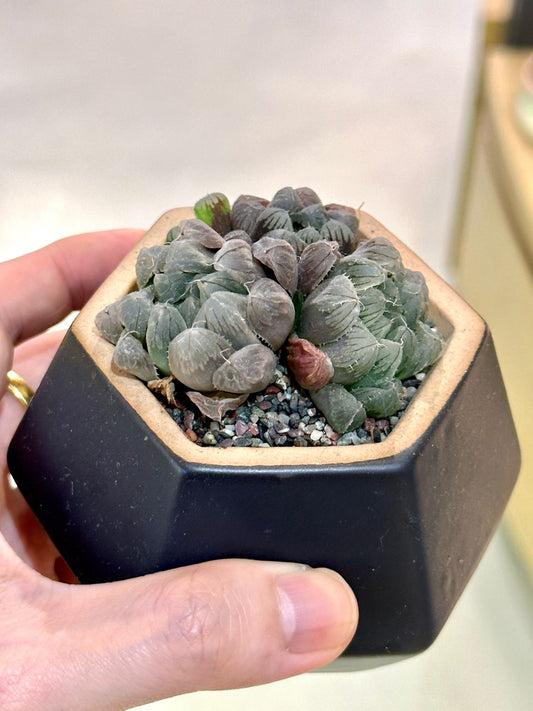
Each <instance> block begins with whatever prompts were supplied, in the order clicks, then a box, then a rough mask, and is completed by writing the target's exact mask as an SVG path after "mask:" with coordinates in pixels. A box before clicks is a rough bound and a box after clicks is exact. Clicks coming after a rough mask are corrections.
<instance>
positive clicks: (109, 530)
mask: <svg viewBox="0 0 533 711" xmlns="http://www.w3.org/2000/svg"><path fill="white" fill-rule="evenodd" d="M189 216H191V211H190V210H188V209H179V210H173V211H170V212H168V213H166V214H165V215H164V216H163V217H162V218H161V219H160V220H159V221H158V222H157V223H156V224H155V225H154V227H153V228H152V229H151V230H150V232H149V233H148V234H147V235H146V237H145V238H144V240H143V241H142V242H141V243H140V244H139V245H138V246H137V247H136V249H135V250H134V251H133V252H132V253H131V254H130V255H129V256H128V257H126V259H125V260H124V261H123V263H122V264H121V265H120V266H119V267H118V268H117V269H116V271H115V272H114V273H113V274H112V275H111V276H110V277H109V278H108V279H107V281H106V282H105V283H104V284H103V285H102V287H101V288H100V289H99V290H98V292H97V293H96V294H95V295H94V296H93V298H92V299H91V300H90V302H89V303H88V304H87V306H86V307H85V308H84V309H83V311H82V312H81V313H80V315H79V316H78V318H77V319H76V321H75V322H74V324H73V326H72V328H71V330H70V331H69V333H68V335H67V336H66V338H65V340H64V342H63V344H62V345H61V347H60V349H59V351H58V353H57V355H56V357H55V359H54V361H53V363H52V364H51V366H50V369H49V370H48V372H47V374H46V375H45V377H44V379H43V382H42V385H41V386H40V388H39V389H38V391H37V393H36V395H35V397H34V399H33V401H32V403H31V405H30V407H29V409H28V411H27V413H26V415H25V417H24V419H23V421H22V423H21V425H20V427H19V428H18V431H17V433H16V435H15V437H14V439H13V442H12V444H11V447H10V450H9V466H10V470H11V473H12V474H13V476H14V478H15V480H16V481H17V483H18V485H19V487H20V489H21V491H22V493H23V494H24V496H25V497H26V499H27V500H28V502H29V504H30V506H31V507H32V508H33V509H34V511H35V512H36V513H37V515H38V517H39V518H40V520H41V521H42V523H43V524H44V526H45V528H46V529H47V531H48V532H49V534H50V536H51V538H52V539H53V541H54V542H55V544H56V545H57V547H58V549H59V550H60V551H61V553H62V554H63V555H64V557H65V558H66V560H67V562H68V563H69V565H70V566H71V567H72V569H73V570H74V572H75V573H76V575H77V576H78V577H79V579H80V581H81V582H82V583H92V582H101V581H110V580H116V579H120V578H127V577H131V576H136V575H142V574H145V573H150V572H153V571H158V570H162V569H167V568H171V567H174V566H180V565H186V564H189V563H196V562H199V561H205V560H210V559H214V558H222V557H249V558H259V559H273V560H291V561H301V562H306V563H308V564H310V565H312V566H328V567H331V568H334V569H335V570H337V571H339V572H340V573H341V574H342V575H343V576H344V577H345V578H346V580H347V581H348V582H349V583H350V585H351V586H352V587H353V589H354V591H355V593H356V595H357V597H358V600H359V605H360V624H359V629H358V632H357V634H356V636H355V638H354V639H353V641H352V643H351V644H350V646H349V647H348V649H347V651H346V653H345V655H344V662H345V664H344V668H357V667H361V666H363V665H366V664H367V663H368V657H369V656H370V657H371V658H372V659H371V662H370V663H371V664H374V663H378V662H379V661H380V660H381V658H382V657H383V656H387V655H388V657H389V658H390V659H391V660H393V659H397V658H399V656H400V655H406V654H411V653H414V652H419V651H421V650H423V649H425V648H426V647H428V646H429V645H430V644H431V642H432V641H433V640H434V639H435V637H436V636H437V634H438V633H439V631H440V629H441V628H442V626H443V624H444V622H445V621H446V618H447V617H448V615H449V613H450V611H451V610H452V608H453V606H454V604H455V602H456V601H457V599H458V597H459V595H460V594H461V591H462V590H463V588H464V587H465V585H466V583H467V581H468V579H469V578H470V576H471V574H472V573H473V571H474V569H475V567H476V565H477V563H478V561H479V559H480V557H481V555H482V554H483V551H484V549H485V547H486V546H487V544H488V542H489V540H490V538H491V536H492V534H493V533H494V531H495V529H496V527H497V525H498V523H499V521H500V518H501V516H502V513H503V510H504V507H505V504H506V502H507V500H508V498H509V495H510V493H511V490H512V487H513V484H514V482H515V479H516V477H517V474H518V470H519V450H518V444H517V439H516V434H515V431H514V427H513V423H512V419H511V414H510V411H509V407H508V403H507V398H506V394H505V391H504V386H503V383H502V379H501V375H500V371H499V368H498V364H497V360H496V356H495V352H494V347H493V344H492V340H491V336H490V333H489V330H488V328H487V326H486V324H485V323H484V321H483V320H482V319H481V318H480V316H478V315H477V314H476V313H475V312H474V311H473V310H472V309H471V308H470V307H469V306H468V305H467V304H466V303H465V302H464V301H463V300H462V299H461V298H460V297H459V296H458V295H457V294H456V293H455V292H454V291H453V290H452V289H451V288H450V287H449V286H448V285H447V284H446V283H445V282H443V281H442V280H441V279H440V278H439V277H438V276H437V275H436V274H434V273H433V272H432V271H431V270H430V269H429V268H428V267H427V266H426V265H425V264H423V263H422V262H421V261H420V260H419V259H418V258H417V257H416V256H415V255H414V254H413V253H412V252H411V251H410V250H408V249H407V248H406V247H405V246H404V245H403V244H402V243H401V242H399V240H397V239H396V238H395V237H394V236H393V235H391V234H390V233H389V232H388V231H387V230H386V229H385V228H384V227H383V226H382V225H380V224H379V223H378V222H377V221H376V220H375V219H374V218H372V217H371V216H370V215H367V214H364V213H361V215H360V217H361V225H360V230H361V232H362V233H363V235H364V236H367V237H371V236H376V235H382V236H386V237H388V238H389V239H390V240H391V241H392V242H393V243H394V244H395V245H396V246H397V247H398V248H399V249H400V251H401V252H402V255H403V259H404V263H405V264H406V266H407V267H409V268H411V269H417V270H420V271H422V272H423V273H424V274H425V277H426V280H427V284H428V287H429V294H430V300H431V305H430V313H431V316H432V318H433V320H434V321H435V323H436V324H437V325H438V327H439V329H440V330H441V332H442V333H443V334H444V335H445V336H446V337H447V339H448V342H447V345H446V348H445V351H444V354H443V356H442V357H441V359H440V361H439V362H438V363H437V364H436V365H435V366H434V367H433V369H432V371H431V372H430V374H429V375H428V377H427V378H426V379H425V381H424V384H423V385H422V387H421V388H420V389H419V390H418V392H417V394H416V396H415V398H414V399H413V401H412V402H411V404H410V405H409V407H408V409H407V411H406V413H405V415H404V416H403V417H402V418H401V420H400V421H399V423H398V425H397V426H396V427H395V428H394V430H393V431H392V433H391V434H390V435H389V436H388V438H387V439H386V440H385V441H384V442H382V443H379V444H364V445H357V446H345V447H307V448H294V447H293V448H268V449H265V448H256V449H251V448H230V449H217V448H205V447H199V446H197V445H196V444H194V443H192V442H190V441H189V440H188V439H187V438H186V437H185V435H184V434H183V433H182V431H181V430H180V429H179V428H178V426H177V425H176V424H175V423H174V421H173V420H172V419H171V417H170V416H169V415H168V414H167V412H166V410H165V409H164V407H163V406H162V405H161V404H160V403H159V402H158V401H157V400H156V398H155V397H154V396H153V395H152V393H151V392H150V391H149V390H148V389H147V388H146V386H145V385H144V384H143V383H141V382H140V381H138V380H136V379H134V378H132V377H129V376H125V375H120V374H118V373H116V372H114V371H113V370H112V369H111V367H110V364H111V357H112V349H113V346H111V345H110V344H109V343H107V342H106V341H104V340H103V339H102V338H101V337H100V336H99V334H98V333H97V331H96V329H95V327H94V317H95V314H96V313H97V312H98V311H99V310H101V309H102V308H104V307H105V306H107V305H108V304H109V303H111V302H113V301H115V300H116V299H118V298H120V297H121V296H122V295H124V294H125V293H126V292H127V291H129V290H130V289H131V288H133V286H134V274H135V269H134V265H135V261H136V257H137V253H138V251H139V249H140V248H141V247H142V246H148V245H152V244H156V243H162V242H164V240H165V237H166V234H167V231H168V230H169V229H170V228H171V227H173V226H174V225H176V224H177V223H178V222H179V221H180V220H181V219H183V218H185V217H189Z"/></svg>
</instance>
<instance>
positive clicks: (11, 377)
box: [7, 370, 33, 407]
mask: <svg viewBox="0 0 533 711" xmlns="http://www.w3.org/2000/svg"><path fill="white" fill-rule="evenodd" d="M7 389H8V390H9V392H10V393H11V394H12V395H14V396H15V397H16V398H17V400H18V401H19V402H20V403H21V404H22V405H24V407H28V405H29V404H30V402H31V399H32V397H33V390H32V388H30V386H29V385H28V383H27V382H26V381H25V380H24V378H22V377H21V376H20V375H19V374H18V373H15V371H14V370H9V371H8V373H7Z"/></svg>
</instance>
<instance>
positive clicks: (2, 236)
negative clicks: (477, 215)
mask: <svg viewBox="0 0 533 711" xmlns="http://www.w3.org/2000/svg"><path fill="white" fill-rule="evenodd" d="M1 16H2V20H1V23H0V67H1V68H2V70H1V72H0V106H1V111H0V258H7V257H10V256H14V255H16V254H18V253H20V252H22V251H25V250H26V249H31V248H34V247H35V246H38V245H40V244H43V243H46V242H49V241H51V240H53V239H55V238H56V237H58V236H65V235H66V234H71V233H74V232H77V231H88V230H94V229H99V228H104V227H110V226H112V227H117V226H130V225H134V226H139V227H148V226H150V225H151V224H152V223H153V222H154V221H155V219H156V218H157V217H158V216H159V215H160V214H161V213H162V212H164V211H165V210H167V209H168V208H170V207H175V206H178V205H184V204H191V203H192V202H193V201H194V200H195V199H197V198H198V197H200V196H201V195H203V194H205V193H206V192H209V191H211V190H221V191H223V192H226V193H227V194H228V195H229V197H230V198H232V199H234V198H235V197H237V195H239V194H240V193H241V192H251V193H258V194H262V195H264V196H265V197H271V196H272V194H273V193H274V191H275V190H276V189H277V188H278V187H281V186H282V185H295V186H296V185H302V184H309V185H310V186H311V187H314V188H315V189H316V190H317V191H318V192H319V194H321V196H322V197H323V198H324V200H326V201H332V200H335V201H338V202H340V201H344V202H346V203H348V204H352V205H355V206H358V205H360V204H361V203H362V202H364V203H365V209H367V210H368V211H369V212H372V213H373V214H374V215H376V216H377V217H378V218H379V219H381V221H383V222H385V224H386V225H387V226H388V227H390V228H391V229H392V230H393V231H394V232H396V233H397V234H398V236H400V237H402V238H403V239H404V240H405V241H406V242H408V243H409V244H411V245H413V246H414V247H415V249H416V250H417V251H419V253H420V254H421V255H422V256H423V257H425V258H426V260H427V261H429V262H430V264H432V266H434V267H436V268H437V269H439V270H440V271H445V255H446V250H447V247H446V241H447V239H448V237H449V234H450V227H451V222H452V219H451V215H452V208H453V202H454V198H455V191H456V186H457V176H458V172H459V165H460V155H461V150H462V146H463V141H464V135H465V118H466V117H467V116H468V114H469V111H470V104H471V96H472V85H473V81H474V80H475V75H476V68H475V67H476V53H477V45H478V37H477V35H478V32H477V25H476V19H477V2H475V0H432V1H431V2H429V1H424V0H376V1H375V2H368V1H366V2H365V0H330V1H329V2H326V1H325V0H322V1H317V0H292V1H291V0H269V1H268V2H266V1H265V0H262V1H258V0H227V1H226V2H224V1H223V0H222V1H219V2H216V1H211V2H209V1H206V0H192V1H187V0H158V1H157V2H150V1H149V0H144V1H142V0H141V1H139V0H133V1H132V0H129V1H128V0H117V1H114V2H106V1H104V0H92V2H88V3H81V2H73V1H72V0H40V2H39V3H35V2H30V1H29V0H20V2H10V3H9V2H4V3H2V6H1Z"/></svg>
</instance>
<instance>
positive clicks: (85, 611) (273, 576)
mask: <svg viewBox="0 0 533 711" xmlns="http://www.w3.org/2000/svg"><path fill="white" fill-rule="evenodd" d="M53 585H54V586H56V590H57V589H61V594H62V595H64V596H65V598H66V599H64V600H63V603H62V604H61V605H60V607H59V609H58V610H57V613H56V614H57V615H58V619H57V620H56V621H55V624H54V623H49V629H52V628H53V629H55V630H56V639H57V638H58V637H57V630H58V629H61V630H62V634H61V637H60V639H62V643H63V648H62V650H61V651H60V656H61V657H64V659H63V660H61V659H57V663H58V664H59V663H60V662H62V663H61V664H60V666H58V667H57V668H59V669H61V670H62V671H61V673H59V674H58V672H57V670H56V672H55V675H51V674H48V675H47V678H48V679H51V678H54V676H55V683H56V685H57V686H56V689H55V691H56V693H57V695H58V699H61V700H62V702H63V703H65V699H68V698H72V700H73V702H74V700H75V701H76V703H75V705H76V708H78V709H80V710H82V709H84V710H89V709H96V708H97V709H99V711H103V710H104V709H119V708H120V709H122V708H126V707H130V706H134V705H138V704H142V703H147V702H149V701H154V700H156V699H161V698H166V697H168V696H174V695H177V694H181V693H186V692H190V691H196V690H204V689H228V688H238V687H244V686H252V685H256V684H263V683H266V682H270V681H274V680H276V679H281V678H284V677H287V676H291V675H294V674H299V673H301V672H305V671H309V670H311V669H314V668H316V667H319V666H322V665H324V664H327V663H328V662H330V661H332V660H333V659H335V657H337V656H338V655H339V654H340V653H341V652H342V651H343V649H344V648H345V647H346V645H347V644H348V642H349V641H350V639H351V638H352V636H353V634H354V631H355V627H356V624H357V616H358V613H357V604H356V602H355V598H354V596H353V593H352V591H351V589H350V588H349V587H348V585H347V584H346V583H345V582H344V580H343V579H342V578H341V577H340V576H339V575H338V574H337V573H334V572H332V571H329V570H324V569H310V568H307V567H306V566H303V565H297V564H290V563H270V562H266V563H265V562H258V561H247V560H220V561H213V562H210V563H203V564H201V565H194V566H189V567H185V568H180V569H177V570H173V571H168V572H164V573H158V574H155V575H150V576H146V577H144V578H137V579H134V580H128V581H122V582H118V583H109V584H105V585H94V586H64V585H61V584H58V583H54V584H53ZM48 659H50V655H48ZM80 687H81V688H80ZM80 692H81V693H80ZM52 696H54V694H50V688H49V689H48V694H47V698H51V697H52ZM67 706H68V704H67ZM52 707H53V708H58V706H54V705H53V704H52V706H51V707H50V708H52ZM45 708H47V707H45ZM40 709H41V711H43V706H42V704H41V705H40Z"/></svg>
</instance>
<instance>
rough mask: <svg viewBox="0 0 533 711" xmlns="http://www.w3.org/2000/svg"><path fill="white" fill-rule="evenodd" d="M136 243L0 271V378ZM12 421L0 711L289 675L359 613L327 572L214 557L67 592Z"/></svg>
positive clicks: (48, 252) (57, 248)
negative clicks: (19, 473) (20, 477)
mask: <svg viewBox="0 0 533 711" xmlns="http://www.w3.org/2000/svg"><path fill="white" fill-rule="evenodd" d="M141 235H142V233H141V232H140V231H135V230H120V231H114V232H105V233H97V234H91V235H82V236H78V237H71V238H67V239H66V240H61V241H60V242H57V243H55V244H52V245H50V246H49V247H45V248H44V249H42V250H39V251H37V252H35V253H33V254H31V255H27V256H25V257H21V258H19V259H15V260H12V261H10V262H6V263H4V264H0V374H4V373H7V371H8V370H10V369H12V368H13V369H15V370H16V371H17V372H19V373H21V374H22V375H23V376H24V378H25V379H26V380H27V382H28V383H29V384H30V385H31V386H32V387H34V388H35V387H37V385H38V383H39V381H40V379H41V377H42V375H43V374H44V371H45V370H46V368H47V366H48V364H49V362H50V359H51V357H52V355H53V353H54V352H55V349H56V348H57V345H58V343H59V340H60V338H61V335H60V334H58V333H57V332H52V333H49V332H47V333H43V331H44V330H45V329H46V328H48V327H49V326H51V325H52V324H54V323H56V322H57V321H59V320H61V318H62V317H63V316H65V315H66V314H67V313H68V312H70V311H71V310H73V309H78V308H80V307H81V306H82V305H83V303H84V302H85V301H86V299H87V298H88V296H89V295H90V294H91V293H92V292H93V291H94V289H95V288H96V287H97V286H98V285H99V283H100V281H101V280H102V279H103V278H104V277H105V276H106V275H107V273H108V272H110V271H111V270H112V269H113V268H114V266H115V265H116V263H117V262H118V261H119V260H120V258H121V257H122V256H123V255H124V254H125V253H126V252H127V251H129V249H131V248H132V246H133V244H134V243H135V242H136V241H137V240H138V239H139V238H140V236H141ZM28 339H29V340H28ZM4 380H5V379H4V376H3V375H0V396H2V395H3V394H4V393H5V386H6V384H7V383H6V382H5V381H4ZM22 414H23V412H22V407H21V405H20V404H19V403H18V402H17V401H16V400H15V398H13V397H11V396H10V395H9V394H6V395H5V396H4V397H3V398H2V399H1V400H0V458H1V463H2V485H1V486H0V531H1V534H0V640H1V643H0V708H2V709H5V711H15V710H19V709H20V710H24V711H33V709H39V711H52V710H53V711H57V709H59V708H77V709H79V711H90V710H93V709H95V710H96V709H97V710H98V711H106V710H113V711H116V710H117V709H125V708H128V707H131V706H134V705H138V704H141V703H147V702H149V701H154V700H156V699H160V698H165V697H168V696H173V695H177V694H180V693H187V692H190V691H196V690H201V689H227V688H237V687H242V686H250V685H256V684H262V683H266V682H270V681H274V680H276V679H281V678H284V677H287V676H292V675H294V674H299V673H301V672H305V671H309V670H311V669H314V668H316V667H319V666H322V665H324V664H327V663H328V662H330V661H332V660H333V659H334V658H335V657H337V656H338V655H339V654H340V653H341V652H342V650H343V649H344V648H345V646H346V645H347V644H348V642H349V641H350V639H351V638H352V636H353V633H354V631H355V627H356V624H357V615H358V613H357V604H356V602H355V598H354V596H353V593H352V592H351V590H350V588H349V587H348V585H347V584H346V583H345V582H344V581H343V580H342V578H341V577H340V576H338V575H337V574H336V573H333V572H332V571H326V570H312V569H309V568H307V567H305V566H302V565H298V564H292V563H274V562H259V561H249V560H226V561H213V562H210V563H202V564H201V565H192V566H187V567H183V568H180V569H176V570H171V571H166V572H163V573H157V574H154V575H148V576H145V577H142V578H136V579H133V580H125V581H120V582H116V583H107V584H100V585H85V586H80V585H73V584H68V581H70V582H72V578H71V577H69V573H68V569H67V567H66V564H65V563H64V562H63V561H62V559H61V558H60V556H59V554H58V552H57V550H56V549H55V548H54V546H53V544H52V543H51V541H50V540H49V538H48V537H47V535H46V533H45V532H44V531H43V529H42V528H41V526H40V525H39V523H38V522H37V519H36V518H35V516H34V515H33V513H32V512H31V511H30V510H29V508H28V507H27V505H26V504H25V502H24V500H23V499H22V497H21V495H20V493H19V492H18V490H16V489H13V488H12V487H10V485H9V482H8V476H7V465H6V451H7V445H8V443H9V441H10V439H11V437H12V435H13V433H14V430H15V428H16V426H17V423H18V421H19V420H20V418H21V416H22ZM65 581H67V582H65Z"/></svg>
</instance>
